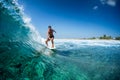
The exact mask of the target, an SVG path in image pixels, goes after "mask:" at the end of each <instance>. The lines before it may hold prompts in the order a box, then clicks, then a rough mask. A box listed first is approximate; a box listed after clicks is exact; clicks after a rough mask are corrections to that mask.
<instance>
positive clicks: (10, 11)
mask: <svg viewBox="0 0 120 80" xmlns="http://www.w3.org/2000/svg"><path fill="white" fill-rule="evenodd" d="M42 42H43V41H42V38H41V36H40V34H39V33H38V32H37V31H36V29H35V27H34V26H33V25H32V24H31V22H30V18H29V17H27V16H26V15H25V13H24V10H23V7H22V6H21V5H19V4H18V3H17V0H0V80H119V79H120V63H119V62H120V50H119V49H120V41H94V40H93V41H91V40H88V41H87V40H83V41H81V40H62V39H58V40H55V45H56V50H49V49H47V48H46V47H45V46H44V45H43V43H42Z"/></svg>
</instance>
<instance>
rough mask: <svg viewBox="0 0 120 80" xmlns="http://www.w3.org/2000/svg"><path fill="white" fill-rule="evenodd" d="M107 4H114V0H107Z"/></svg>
mask: <svg viewBox="0 0 120 80" xmlns="http://www.w3.org/2000/svg"><path fill="white" fill-rule="evenodd" d="M107 4H108V5H110V6H116V0H108V1H107Z"/></svg>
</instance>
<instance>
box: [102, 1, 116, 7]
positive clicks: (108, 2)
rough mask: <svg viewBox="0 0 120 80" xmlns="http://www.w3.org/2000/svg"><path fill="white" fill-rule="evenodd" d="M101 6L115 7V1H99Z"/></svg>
mask: <svg viewBox="0 0 120 80" xmlns="http://www.w3.org/2000/svg"><path fill="white" fill-rule="evenodd" d="M100 2H101V4H103V5H105V4H107V5H109V6H113V7H114V6H116V0H100Z"/></svg>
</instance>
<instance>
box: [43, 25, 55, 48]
mask: <svg viewBox="0 0 120 80" xmlns="http://www.w3.org/2000/svg"><path fill="white" fill-rule="evenodd" d="M53 32H55V33H56V31H55V30H53V29H52V27H51V26H48V31H47V40H46V41H45V43H46V45H47V46H48V41H50V40H51V43H52V48H54V35H53Z"/></svg>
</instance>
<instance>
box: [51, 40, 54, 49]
mask: <svg viewBox="0 0 120 80" xmlns="http://www.w3.org/2000/svg"><path fill="white" fill-rule="evenodd" d="M51 43H52V48H54V38H51Z"/></svg>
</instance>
